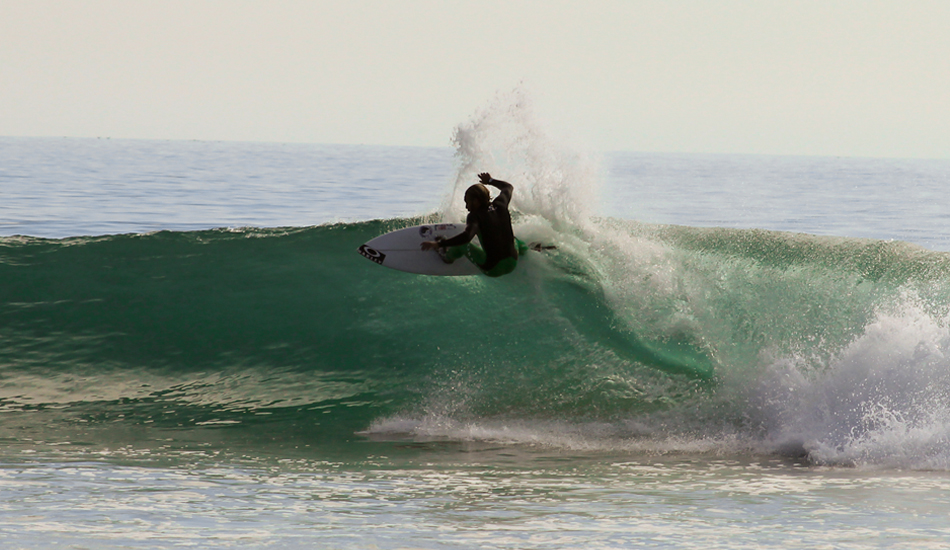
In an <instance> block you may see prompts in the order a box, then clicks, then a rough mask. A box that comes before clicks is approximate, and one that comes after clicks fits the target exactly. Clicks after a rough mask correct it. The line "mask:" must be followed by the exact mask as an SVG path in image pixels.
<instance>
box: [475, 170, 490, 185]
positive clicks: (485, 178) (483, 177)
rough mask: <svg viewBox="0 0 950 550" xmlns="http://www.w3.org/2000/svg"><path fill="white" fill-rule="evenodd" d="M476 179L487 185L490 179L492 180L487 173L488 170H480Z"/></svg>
mask: <svg viewBox="0 0 950 550" xmlns="http://www.w3.org/2000/svg"><path fill="white" fill-rule="evenodd" d="M478 179H479V180H480V181H481V182H482V183H484V184H485V185H488V184H489V183H491V180H492V178H491V174H489V173H488V172H482V173H481V174H479V175H478Z"/></svg>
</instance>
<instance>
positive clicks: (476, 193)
mask: <svg viewBox="0 0 950 550" xmlns="http://www.w3.org/2000/svg"><path fill="white" fill-rule="evenodd" d="M465 200H467V201H471V202H473V203H475V204H476V205H478V206H488V203H489V202H491V193H489V192H488V188H487V187H485V186H484V185H482V184H480V183H476V184H475V185H473V186H471V187H469V188H468V189H466V190H465Z"/></svg>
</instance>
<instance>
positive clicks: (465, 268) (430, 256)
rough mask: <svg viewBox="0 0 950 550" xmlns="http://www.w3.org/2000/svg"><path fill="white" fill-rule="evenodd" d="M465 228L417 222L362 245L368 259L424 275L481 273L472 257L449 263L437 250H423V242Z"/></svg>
mask: <svg viewBox="0 0 950 550" xmlns="http://www.w3.org/2000/svg"><path fill="white" fill-rule="evenodd" d="M464 229H465V224H460V223H437V224H431V225H417V226H415V227H407V228H405V229H399V230H397V231H392V232H390V233H386V234H385V235H380V236H379V237H376V238H375V239H372V240H370V241H368V242H367V243H366V244H364V245H362V246H360V247H359V249H358V251H359V253H360V254H361V255H363V257H364V258H367V259H369V260H372V261H374V262H376V263H378V264H379V265H381V266H384V267H389V268H392V269H398V270H399V271H406V272H409V273H419V274H422V275H454V276H458V275H479V274H481V272H482V271H481V270H480V269H478V266H476V265H475V264H473V263H472V262H471V261H469V260H468V258H464V257H463V258H459V259H457V260H455V261H454V262H452V263H450V264H447V263H445V262H444V261H442V258H441V257H440V256H439V254H438V252H436V251H435V250H422V248H421V247H422V243H423V241H434V240H435V238H436V237H444V238H446V239H448V238H451V237H454V236H456V235H458V234H459V233H461V232H462V231H463V230H464Z"/></svg>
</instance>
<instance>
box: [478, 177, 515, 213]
mask: <svg viewBox="0 0 950 550" xmlns="http://www.w3.org/2000/svg"><path fill="white" fill-rule="evenodd" d="M478 179H479V181H481V182H482V184H483V185H491V186H492V187H496V188H498V189H499V190H500V191H501V194H499V195H498V197H496V198H495V200H494V201H492V202H493V203H494V202H497V201H498V199H501V198H503V199H504V201H505V206H507V205H508V203H510V202H511V194H512V193H514V191H515V186H514V185H511V184H510V183H508V182H507V181H501V180H496V179H495V178H493V177H491V174H489V173H488V172H482V173H481V174H479V175H478Z"/></svg>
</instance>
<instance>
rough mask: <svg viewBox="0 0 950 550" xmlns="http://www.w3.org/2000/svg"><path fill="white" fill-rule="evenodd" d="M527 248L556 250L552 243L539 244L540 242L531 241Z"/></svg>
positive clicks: (537, 250) (541, 250)
mask: <svg viewBox="0 0 950 550" xmlns="http://www.w3.org/2000/svg"><path fill="white" fill-rule="evenodd" d="M528 248H529V249H531V250H534V251H535V252H543V251H545V250H557V247H556V246H554V245H553V244H541V243H531V244H529V245H528Z"/></svg>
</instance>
